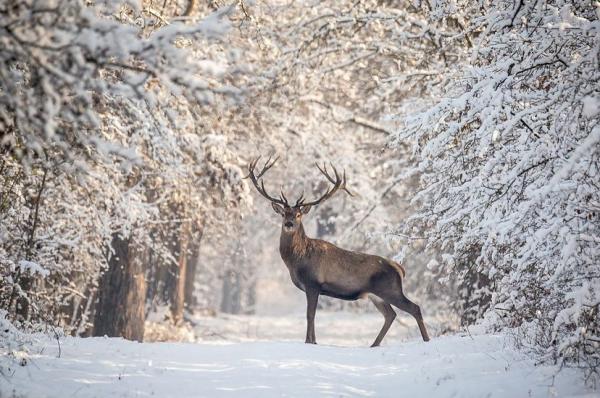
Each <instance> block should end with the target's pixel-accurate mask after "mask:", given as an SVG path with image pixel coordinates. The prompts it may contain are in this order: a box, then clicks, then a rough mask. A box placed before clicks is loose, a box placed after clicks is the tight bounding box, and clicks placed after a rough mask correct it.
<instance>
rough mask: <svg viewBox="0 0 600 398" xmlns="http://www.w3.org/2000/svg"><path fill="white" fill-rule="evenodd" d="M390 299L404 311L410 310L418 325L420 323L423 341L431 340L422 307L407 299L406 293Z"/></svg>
mask: <svg viewBox="0 0 600 398" xmlns="http://www.w3.org/2000/svg"><path fill="white" fill-rule="evenodd" d="M390 301H391V303H392V304H394V305H395V306H396V307H398V308H399V309H401V310H402V311H405V312H408V313H409V314H410V315H412V316H413V317H414V318H415V319H416V320H417V325H419V330H420V331H421V337H423V341H429V334H427V329H426V328H425V323H424V322H423V316H422V315H421V308H420V307H419V306H418V305H416V304H415V303H413V302H412V301H410V300H409V299H407V298H406V296H405V295H404V293H401V296H400V297H399V298H398V299H396V300H393V301H392V300H390Z"/></svg>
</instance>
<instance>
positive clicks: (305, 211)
mask: <svg viewBox="0 0 600 398" xmlns="http://www.w3.org/2000/svg"><path fill="white" fill-rule="evenodd" d="M311 207H312V206H302V207H301V208H300V211H301V212H302V214H308V212H309V211H310V209H311Z"/></svg>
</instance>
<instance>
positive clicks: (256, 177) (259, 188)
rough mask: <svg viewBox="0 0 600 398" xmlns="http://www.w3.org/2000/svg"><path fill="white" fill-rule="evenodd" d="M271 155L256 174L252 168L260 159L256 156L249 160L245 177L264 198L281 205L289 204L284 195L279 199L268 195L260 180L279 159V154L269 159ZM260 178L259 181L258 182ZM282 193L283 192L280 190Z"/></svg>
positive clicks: (262, 181)
mask: <svg viewBox="0 0 600 398" xmlns="http://www.w3.org/2000/svg"><path fill="white" fill-rule="evenodd" d="M272 157H273V156H269V158H268V159H267V161H266V162H265V165H264V166H263V167H262V169H261V171H260V172H259V173H258V175H256V174H254V170H255V168H256V165H257V164H258V161H259V160H260V158H261V157H260V156H259V157H257V158H256V159H254V161H251V162H250V163H249V164H248V172H249V173H248V175H247V176H246V177H245V178H250V180H251V181H252V184H254V187H255V188H256V190H257V191H258V193H260V194H261V195H262V196H264V197H265V198H266V199H268V200H269V201H271V202H273V203H277V204H280V205H283V206H289V205H288V202H287V199H285V196H282V198H281V199H277V198H274V197H272V196H271V195H269V193H268V192H267V190H266V188H265V181H264V180H262V179H261V178H262V176H263V175H264V174H265V173H266V172H267V171H268V170H269V169H270V168H271V167H273V165H274V164H275V163H276V162H277V160H279V156H277V157H276V158H275V159H273V160H271V159H272ZM259 180H260V183H259ZM282 193H283V192H282Z"/></svg>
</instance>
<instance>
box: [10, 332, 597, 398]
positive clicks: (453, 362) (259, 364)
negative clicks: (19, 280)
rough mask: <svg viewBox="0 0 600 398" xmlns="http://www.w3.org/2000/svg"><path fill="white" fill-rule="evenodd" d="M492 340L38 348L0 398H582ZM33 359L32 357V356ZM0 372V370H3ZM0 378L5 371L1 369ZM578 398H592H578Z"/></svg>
mask: <svg viewBox="0 0 600 398" xmlns="http://www.w3.org/2000/svg"><path fill="white" fill-rule="evenodd" d="M505 345H506V344H505V340H504V338H503V337H501V336H494V335H481V336H473V337H469V336H459V335H454V336H445V337H439V338H436V339H434V340H432V341H431V342H430V343H423V342H421V341H418V340H409V341H407V342H403V343H401V342H397V341H392V342H390V343H389V345H388V346H387V347H380V348H376V349H369V348H366V347H351V348H347V347H338V346H322V345H318V346H312V345H305V344H303V343H296V342H276V341H272V342H264V341H261V342H243V343H233V344H223V343H221V344H219V343H200V344H189V343H187V344H186V343H143V344H139V343H134V342H128V341H124V340H121V339H109V338H88V339H77V338H68V339H66V340H64V341H63V343H62V356H61V358H56V354H57V349H56V342H53V341H52V340H47V341H41V342H39V343H38V345H37V346H36V347H35V349H34V350H33V351H32V352H40V351H41V353H40V354H38V355H33V354H32V355H30V356H29V364H28V365H27V366H24V367H20V366H17V367H16V369H14V374H13V375H12V376H9V377H5V378H3V377H1V376H0V397H7V398H8V397H13V396H15V397H23V398H29V397H32V398H33V397H35V398H38V397H61V398H68V397H177V398H183V397H232V396H236V397H281V396H292V397H295V396H300V397H321V396H324V397H355V396H356V397H361V396H365V397H369V396H373V397H511V398H512V397H529V396H532V397H547V396H558V397H567V396H584V395H585V391H586V390H585V389H584V387H583V384H582V382H581V380H580V379H579V378H578V376H577V375H576V374H575V373H574V372H573V371H571V370H567V371H563V372H561V373H559V375H558V376H557V377H556V378H553V377H552V375H553V369H552V368H550V367H544V366H542V367H535V366H534V365H533V363H532V362H531V361H530V360H528V359H525V358H524V357H523V356H522V355H521V354H519V353H517V352H514V351H512V350H511V349H509V348H507V347H506V346H505ZM36 350H37V351H36ZM4 363H6V362H4ZM5 371H6V370H5ZM587 396H588V397H592V396H595V395H593V394H592V393H590V392H588V393H587Z"/></svg>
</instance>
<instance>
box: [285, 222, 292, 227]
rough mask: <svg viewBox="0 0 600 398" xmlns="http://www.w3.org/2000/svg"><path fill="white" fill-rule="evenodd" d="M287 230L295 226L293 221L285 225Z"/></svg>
mask: <svg viewBox="0 0 600 398" xmlns="http://www.w3.org/2000/svg"><path fill="white" fill-rule="evenodd" d="M285 226H286V228H292V227H293V226H294V223H292V222H291V221H288V222H286V223H285Z"/></svg>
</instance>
